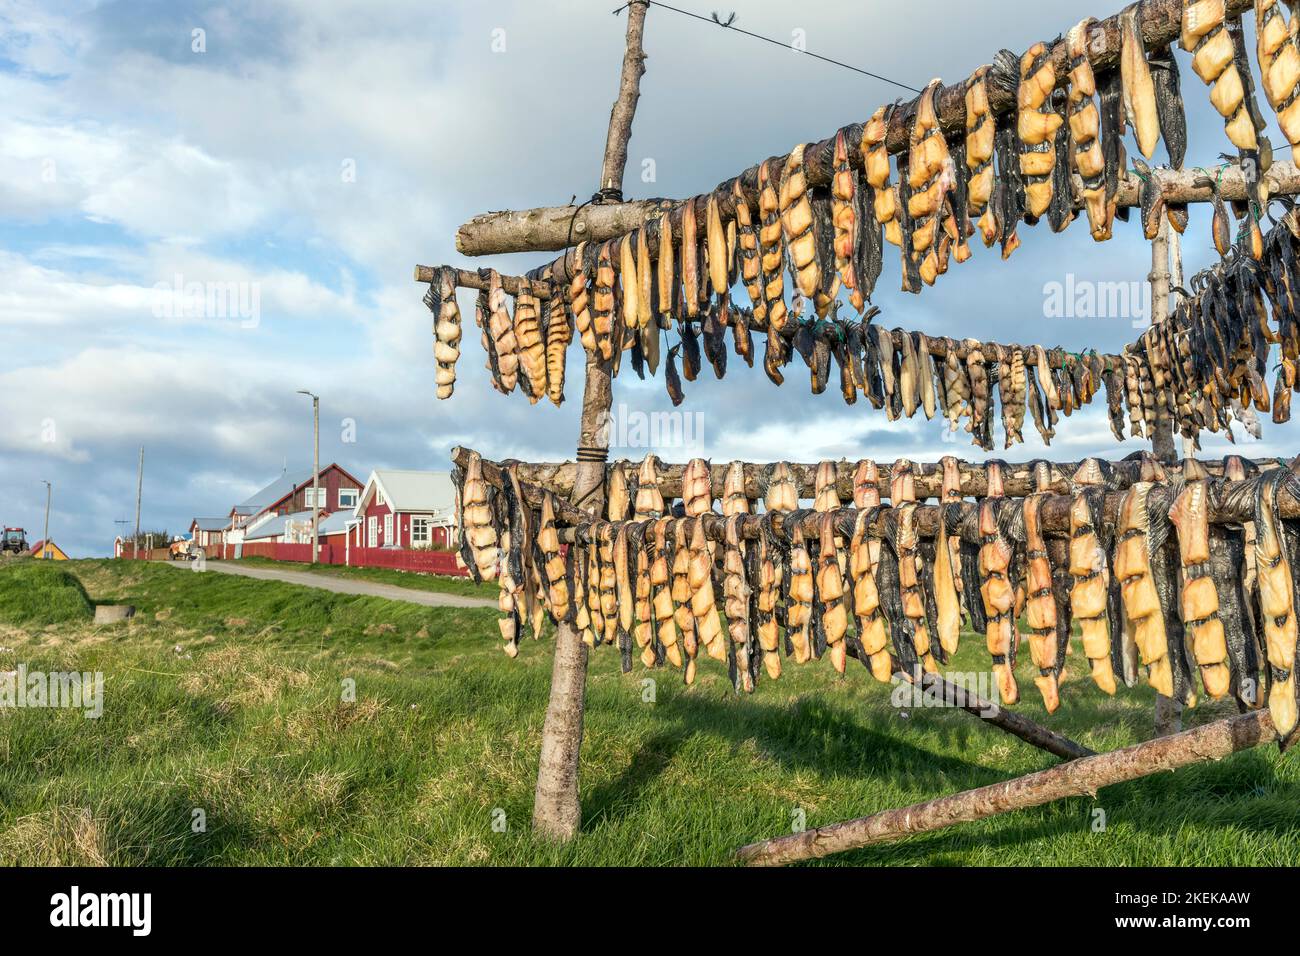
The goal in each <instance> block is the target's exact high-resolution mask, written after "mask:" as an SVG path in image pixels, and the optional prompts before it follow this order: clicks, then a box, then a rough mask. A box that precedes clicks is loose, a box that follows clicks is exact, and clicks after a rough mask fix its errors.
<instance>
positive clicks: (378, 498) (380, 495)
mask: <svg viewBox="0 0 1300 956" xmlns="http://www.w3.org/2000/svg"><path fill="white" fill-rule="evenodd" d="M375 504H377V505H380V506H383V505H386V504H388V502H387V501H386V500H385V499H384V492H383V489H382V488H380V487H379V486H378V485H375Z"/></svg>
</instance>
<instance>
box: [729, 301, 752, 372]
mask: <svg viewBox="0 0 1300 956" xmlns="http://www.w3.org/2000/svg"><path fill="white" fill-rule="evenodd" d="M729 312H730V317H731V341H732V347H733V348H734V349H735V350H736V354H737V355H739V356H740V357H741V358H742V359H744V360H745V364H746V365H748V366H749V367H750V368H753V367H754V337H753V335H752V334H751V333H750V330H749V329H750V323H751V321H752V320H753V318H754V313H753V311H752V310H750V309H741V308H737V307H736V306H735V305H734V304H733V305H732V306H731V308H730V310H729Z"/></svg>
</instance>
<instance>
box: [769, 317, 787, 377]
mask: <svg viewBox="0 0 1300 956" xmlns="http://www.w3.org/2000/svg"><path fill="white" fill-rule="evenodd" d="M787 348H788V344H787V342H786V340H785V339H784V338H782V337H781V333H780V332H778V331H776V329H774V328H772V327H771V326H768V329H767V343H766V344H765V345H764V346H763V371H764V373H765V374H766V375H767V377H768V378H769V379H771V380H772V383H773V384H774V385H782V384H784V383H785V376H784V375H782V374H781V367H782V366H783V365H785V363H786V362H787V361H788V360H789V357H788V355H787V353H786V349H787Z"/></svg>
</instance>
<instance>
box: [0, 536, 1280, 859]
mask: <svg viewBox="0 0 1300 956" xmlns="http://www.w3.org/2000/svg"><path fill="white" fill-rule="evenodd" d="M74 567H75V571H76V574H77V575H78V576H79V577H80V578H81V579H82V580H83V581H84V582H85V584H86V586H87V588H88V590H89V592H90V594H92V595H93V596H94V597H95V598H96V599H99V600H113V601H126V600H129V601H130V603H133V604H135V605H136V606H137V607H138V608H139V612H138V614H137V617H136V618H135V619H133V620H132V621H130V622H127V623H124V624H116V625H111V626H105V627H90V626H85V625H82V624H77V625H55V626H44V625H42V626H35V625H24V626H22V627H13V626H4V627H0V646H2V648H3V649H0V670H4V669H6V668H8V667H12V666H14V664H15V663H16V662H17V661H25V662H27V663H28V666H29V667H36V666H43V667H46V668H47V669H53V668H56V667H69V668H70V667H72V666H76V667H77V668H78V669H81V670H101V671H103V672H104V673H105V675H106V678H107V687H106V691H105V701H104V715H103V717H102V718H101V719H99V720H97V721H92V720H86V719H85V718H83V717H82V716H81V714H80V713H79V712H73V711H18V712H13V711H10V712H7V713H6V712H3V711H0V862H6V863H23V862H35V863H55V862H57V863H99V862H104V863H110V864H131V865H136V864H158V865H188V864H215V863H221V864H239V865H244V864H289V863H296V864H358V863H360V864H380V863H384V864H412V863H414V864H593V865H604V864H631V865H653V866H663V865H673V864H725V863H728V862H729V861H730V859H731V857H730V853H731V851H732V850H733V849H734V848H736V847H738V846H740V845H742V844H744V843H748V842H751V841H753V840H756V839H760V838H763V837H766V836H773V835H776V834H779V833H783V832H788V831H789V830H790V829H791V827H792V826H794V825H796V824H798V823H801V822H802V823H804V824H806V825H807V826H816V825H819V824H824V823H829V822H832V821H835V820H841V819H846V818H849V817H853V816H858V815H862V814H865V813H870V812H873V811H877V810H883V809H886V808H889V807H897V806H902V805H905V804H908V803H912V802H915V801H918V800H924V799H928V798H931V797H934V796H938V795H940V794H944V793H951V792H954V791H958V790H963V789H967V788H970V787H975V786H981V785H984V784H990V783H994V782H996V781H999V780H1004V779H1008V778H1010V777H1013V776H1016V775H1018V774H1022V773H1026V772H1029V771H1032V770H1036V769H1041V768H1043V767H1047V766H1051V765H1053V764H1054V763H1055V762H1056V761H1055V759H1054V758H1052V757H1050V756H1048V755H1046V754H1044V753H1042V752H1041V751H1038V750H1035V749H1033V748H1031V747H1028V746H1027V745H1025V744H1023V743H1021V742H1020V741H1018V740H1015V739H1013V738H1011V737H1008V736H1006V735H1004V734H1001V733H999V732H998V731H996V730H995V729H992V728H990V727H987V726H983V725H981V723H980V722H979V721H978V720H976V719H974V718H972V717H970V716H968V715H966V714H965V713H960V712H954V711H951V710H935V709H919V710H909V709H901V708H898V707H895V706H894V705H893V704H892V703H891V699H890V697H891V695H890V692H889V688H886V687H883V686H881V685H879V684H876V683H874V682H872V681H871V679H870V678H869V676H868V675H867V674H866V672H865V670H863V669H862V668H861V667H860V666H857V665H853V662H850V664H851V665H852V666H853V667H854V668H855V669H853V670H850V672H849V673H848V674H847V675H845V676H843V677H839V676H837V675H835V674H834V672H833V671H832V670H831V668H830V667H829V665H828V664H827V663H826V662H824V661H823V662H820V663H816V664H812V665H809V666H806V667H802V668H799V667H794V666H791V667H789V668H788V672H787V674H786V675H785V676H783V677H782V679H781V680H780V681H776V682H772V681H764V682H762V683H761V684H760V685H759V688H758V690H757V691H756V692H755V693H754V694H752V695H749V696H747V697H743V698H737V697H736V696H735V695H734V693H733V692H732V689H731V686H730V683H729V681H728V680H727V677H726V674H725V672H724V671H723V669H722V668H720V667H719V666H717V665H715V664H713V663H712V662H707V663H704V664H702V665H701V666H700V675H699V678H698V680H697V681H696V683H695V684H694V685H693V686H691V687H689V688H688V687H685V686H683V685H682V683H681V677H680V674H679V673H677V672H674V671H671V670H660V671H645V670H642V669H641V668H640V667H639V665H638V667H637V669H636V670H635V671H634V672H633V673H631V674H627V675H624V674H621V673H620V672H619V669H618V660H617V654H616V653H614V652H611V651H609V650H598V651H595V652H593V654H592V655H591V667H590V674H589V682H588V692H587V720H586V727H585V736H584V740H583V763H582V775H581V787H582V799H583V816H584V820H583V829H582V832H581V834H580V836H579V837H578V838H577V839H576V840H574V841H573V842H571V843H569V844H567V845H565V846H554V845H551V844H548V843H546V842H544V841H539V840H536V839H534V838H533V836H532V834H531V832H530V828H529V825H528V823H529V816H530V813H531V808H532V791H533V784H534V781H535V774H536V767H537V759H538V747H539V738H540V734H541V727H542V722H543V718H544V714H545V707H546V700H547V689H548V686H549V675H550V664H551V656H550V642H549V639H547V640H543V641H541V642H536V643H534V642H532V641H525V642H524V643H523V645H522V649H521V652H520V654H519V657H518V659H516V660H514V661H510V660H508V659H506V658H505V656H504V655H503V654H502V653H501V651H500V649H499V646H500V640H499V637H498V636H497V629H496V624H495V614H494V612H492V611H491V610H479V609H473V610H461V609H451V608H424V607H419V606H415V605H405V604H397V603H391V602H386V601H381V600H377V599H373V598H357V597H351V596H347V595H335V594H329V593H324V592H319V591H312V590H308V589H305V588H298V587H294V586H291V585H283V584H278V583H273V582H263V581H255V580H249V579H245V578H235V577H228V576H225V575H217V574H190V573H185V572H180V571H177V570H176V569H173V568H165V567H152V566H148V565H145V564H144V563H140V562H76V563H75V565H74ZM3 588H4V585H3V584H0V590H2V589H3ZM986 656H987V655H986V654H985V653H984V651H983V649H982V642H981V641H980V640H979V639H978V638H975V637H972V636H967V638H966V639H965V640H964V641H963V647H962V649H961V651H960V652H959V653H958V655H957V658H956V660H955V662H954V664H953V667H954V669H957V670H966V671H977V670H982V669H986V667H987V662H986ZM1024 656H1025V657H1026V658H1027V656H1028V655H1024ZM1024 670H1025V673H1024V674H1022V675H1021V679H1022V684H1023V686H1025V687H1026V688H1032V682H1031V679H1030V675H1029V674H1028V670H1029V668H1028V667H1027V666H1026V667H1025V668H1024ZM1069 671H1070V673H1071V674H1073V675H1074V677H1073V679H1071V680H1069V681H1068V682H1067V684H1066V686H1065V687H1064V688H1063V691H1062V698H1063V703H1062V706H1061V709H1060V710H1059V711H1058V712H1057V713H1056V714H1054V715H1052V716H1051V717H1048V716H1046V715H1045V714H1044V713H1043V711H1042V708H1041V706H1040V705H1039V704H1038V703H1037V701H1035V700H1032V699H1028V698H1029V697H1031V696H1032V690H1029V692H1028V693H1027V695H1026V696H1027V699H1026V701H1025V703H1023V704H1022V705H1020V707H1019V709H1020V710H1022V711H1023V712H1025V713H1026V714H1027V716H1029V717H1031V718H1033V719H1036V720H1042V721H1044V722H1046V723H1047V724H1048V725H1049V726H1052V727H1053V728H1056V729H1058V730H1060V731H1061V732H1063V733H1065V734H1067V735H1069V736H1071V737H1073V738H1074V739H1076V740H1079V741H1080V742H1082V743H1085V744H1087V745H1088V746H1091V747H1092V748H1094V749H1097V750H1104V749H1110V748H1113V747H1117V746H1122V745H1125V744H1129V743H1133V742H1136V741H1138V740H1141V739H1145V738H1146V737H1148V736H1150V730H1151V721H1152V716H1151V715H1152V703H1153V699H1152V696H1151V694H1150V693H1149V692H1148V691H1146V690H1144V689H1134V690H1132V691H1126V692H1121V693H1120V694H1118V695H1116V696H1115V697H1114V698H1109V697H1106V696H1105V695H1104V694H1102V693H1101V692H1100V691H1098V690H1097V689H1096V688H1095V687H1094V686H1093V685H1092V684H1091V682H1090V681H1088V680H1087V679H1086V677H1083V676H1082V675H1084V674H1085V673H1086V662H1084V661H1083V659H1082V656H1081V654H1080V652H1079V650H1078V649H1077V648H1076V649H1075V653H1074V656H1073V657H1072V658H1071V660H1070V666H1069ZM353 691H355V693H353ZM1229 711H1230V708H1225V707H1223V706H1221V705H1202V706H1201V707H1198V708H1197V709H1196V710H1195V711H1191V712H1189V714H1188V721H1189V723H1199V722H1203V721H1206V720H1210V719H1214V718H1215V717H1218V716H1223V715H1225V714H1226V713H1228V712H1229ZM1298 798H1300V763H1298V762H1297V759H1296V758H1295V757H1293V756H1292V757H1282V756H1281V755H1279V754H1278V752H1277V750H1276V748H1273V747H1260V748H1257V749H1255V750H1252V751H1249V752H1246V753H1242V754H1238V755H1236V756H1234V757H1232V758H1229V759H1227V760H1224V761H1222V762H1220V763H1216V764H1206V765H1200V766H1195V767H1189V768H1185V769H1183V770H1180V771H1178V772H1177V773H1173V774H1161V775H1158V776H1153V777H1148V778H1145V779H1142V780H1138V781H1134V782H1132V783H1128V784H1124V785H1121V786H1117V787H1112V788H1108V789H1106V790H1104V791H1102V792H1101V793H1100V794H1099V795H1098V796H1097V797H1096V798H1095V799H1093V798H1081V799H1075V800H1067V801H1061V802H1058V803H1054V804H1050V805H1047V806H1043V807H1038V808H1033V809H1028V810H1023V811H1019V812H1016V813H1013V814H1007V815H1004V816H1000V817H995V818H992V819H989V820H985V821H981V822H978V823H974V824H965V825H962V826H959V827H955V828H952V829H950V830H948V831H941V832H938V833H933V834H927V835H922V836H918V837H914V838H911V839H909V840H906V841H903V842H899V843H894V844H888V845H883V846H879V847H873V848H869V849H867V850H862V851H858V852H856V853H852V854H845V855H842V856H839V857H835V858H832V859H829V860H826V861H822V862H823V865H840V864H872V865H883V864H891V865H933V864H940V865H961V866H973V865H985V864H993V865H1020V866H1023V865H1037V864H1060V865H1084V864H1086V865H1104V866H1121V865H1138V864H1193V865H1197V864H1207V865H1208V864H1219V865H1225V864H1226V865H1234V864H1265V863H1270V864H1282V865H1296V864H1298V863H1300V839H1297V833H1298V832H1300V799H1298ZM1099 810H1100V811H1102V813H1101V814H1100V815H1099V814H1098V813H1097V812H1096V811H1099ZM196 811H201V817H202V820H203V823H204V827H203V829H202V831H201V832H196V831H195V826H196V823H195V821H196V820H197V819H199V817H198V816H196ZM1100 823H1104V826H1100V825H1099V824H1100Z"/></svg>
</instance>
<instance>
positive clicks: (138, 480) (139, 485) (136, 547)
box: [131, 445, 144, 558]
mask: <svg viewBox="0 0 1300 956" xmlns="http://www.w3.org/2000/svg"><path fill="white" fill-rule="evenodd" d="M143 491H144V445H141V446H140V464H139V465H138V466H137V467H136V470H135V537H134V538H133V539H132V541H131V557H133V558H138V557H140V496H141V493H142V492H143Z"/></svg>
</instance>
